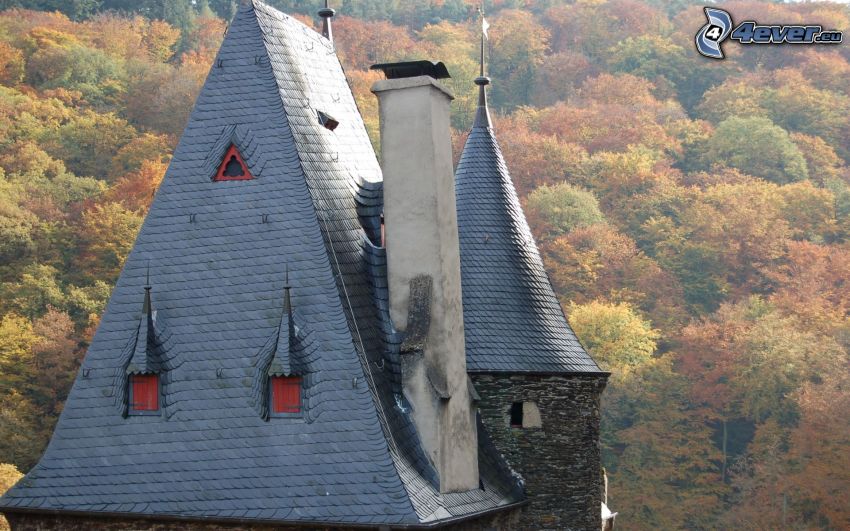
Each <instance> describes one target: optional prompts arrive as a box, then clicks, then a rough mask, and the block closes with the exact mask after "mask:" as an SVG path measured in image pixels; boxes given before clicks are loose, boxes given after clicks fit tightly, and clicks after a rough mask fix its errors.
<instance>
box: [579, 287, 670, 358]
mask: <svg viewBox="0 0 850 531" xmlns="http://www.w3.org/2000/svg"><path fill="white" fill-rule="evenodd" d="M568 313H569V317H570V326H572V328H573V331H575V333H576V335H577V336H578V338H579V339H580V340H581V342H582V344H583V345H584V346H585V347H586V348H587V350H588V351H589V352H590V353H591V355H593V357H594V359H595V360H596V361H597V362H599V363H601V365H602V366H603V368H606V369H609V370H613V369H616V370H617V371H620V372H628V371H630V370H633V369H635V368H636V367H639V366H641V365H643V364H645V363H648V362H649V361H650V360H651V359H652V354H653V353H654V352H655V347H656V341H657V340H658V338H659V335H658V331H657V330H654V329H653V328H652V326H651V325H650V324H649V323H648V322H647V321H645V320H644V319H643V318H641V317H640V316H639V315H638V314H637V313H635V311H634V310H633V309H632V308H631V306H629V305H628V304H623V303H621V304H608V303H604V302H600V301H593V302H590V303H588V304H582V305H575V304H574V305H571V306H570V308H569V312H568Z"/></svg>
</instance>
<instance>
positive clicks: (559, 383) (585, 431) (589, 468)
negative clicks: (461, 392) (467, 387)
mask: <svg viewBox="0 0 850 531" xmlns="http://www.w3.org/2000/svg"><path fill="white" fill-rule="evenodd" d="M472 380H473V382H474V384H475V388H476V390H477V391H478V394H479V395H481V400H480V402H479V404H478V408H479V411H480V412H481V417H482V420H483V422H484V425H485V426H486V427H487V431H488V432H489V434H490V436H491V438H492V439H493V442H494V443H495V444H496V447H497V448H498V449H499V450H500V451H501V452H502V454H503V455H504V456H505V458H506V459H507V460H508V462H509V463H510V465H511V467H513V469H514V470H515V471H516V472H518V473H519V474H520V475H521V476H522V477H523V479H524V480H525V485H526V492H527V494H528V498H529V501H530V504H529V505H528V506H527V507H526V508H525V509H524V511H523V513H522V516H521V517H520V524H519V527H518V529H529V530H530V529H534V530H538V529H571V530H592V531H598V530H599V529H601V527H602V522H601V511H600V505H601V502H602V489H603V486H602V477H601V476H602V463H601V455H600V446H599V421H600V413H599V398H600V395H601V394H602V390H603V389H604V388H605V384H606V378H605V377H604V376H585V377H575V376H570V377H554V376H511V375H483V374H479V375H472ZM529 401H530V402H534V403H536V404H537V407H538V408H539V410H540V416H541V418H540V420H541V421H542V423H541V426H540V427H539V428H514V427H511V425H510V416H511V415H510V410H511V404H512V403H514V402H529ZM535 420H536V419H535Z"/></svg>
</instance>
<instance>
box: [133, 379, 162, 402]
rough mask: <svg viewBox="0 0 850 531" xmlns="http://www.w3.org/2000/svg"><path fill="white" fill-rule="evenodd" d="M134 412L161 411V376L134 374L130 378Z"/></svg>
mask: <svg viewBox="0 0 850 531" xmlns="http://www.w3.org/2000/svg"><path fill="white" fill-rule="evenodd" d="M130 385H131V386H132V390H131V393H130V397H131V404H130V410H132V411H156V410H158V409H159V376H158V375H156V374H133V375H131V376H130Z"/></svg>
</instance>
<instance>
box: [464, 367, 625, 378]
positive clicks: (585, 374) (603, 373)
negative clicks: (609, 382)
mask: <svg viewBox="0 0 850 531" xmlns="http://www.w3.org/2000/svg"><path fill="white" fill-rule="evenodd" d="M466 372H467V374H492V375H522V376H581V377H586V378H598V377H604V378H608V377H609V376H611V373H610V372H608V371H540V370H529V371H524V370H500V369H467V371H466Z"/></svg>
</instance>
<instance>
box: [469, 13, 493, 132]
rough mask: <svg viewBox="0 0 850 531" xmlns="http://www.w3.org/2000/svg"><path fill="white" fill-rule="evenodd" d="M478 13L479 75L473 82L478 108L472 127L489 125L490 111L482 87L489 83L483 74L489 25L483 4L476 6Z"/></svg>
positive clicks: (485, 93)
mask: <svg viewBox="0 0 850 531" xmlns="http://www.w3.org/2000/svg"><path fill="white" fill-rule="evenodd" d="M478 14H479V15H481V61H480V72H479V76H478V77H476V78H475V84H476V85H478V110H477V111H476V113H475V123H474V124H473V127H490V111H489V109H488V108H487V91H486V90H485V88H484V87H486V86H487V85H489V84H490V78H489V77H487V76H486V75H484V64H485V63H484V46H485V44H486V41H487V28H489V27H490V25H489V24H488V23H487V19H485V18H484V8H483V5H479V6H478Z"/></svg>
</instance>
